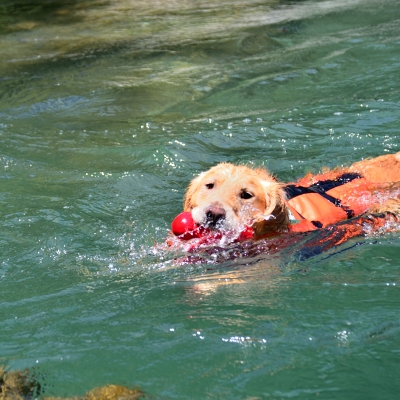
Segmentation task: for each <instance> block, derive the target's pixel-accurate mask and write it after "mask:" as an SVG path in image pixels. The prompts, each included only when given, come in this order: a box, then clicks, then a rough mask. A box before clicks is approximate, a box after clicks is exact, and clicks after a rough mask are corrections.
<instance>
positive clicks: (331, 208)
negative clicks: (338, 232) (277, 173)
mask: <svg viewBox="0 0 400 400" xmlns="http://www.w3.org/2000/svg"><path fill="white" fill-rule="evenodd" d="M331 175H332V178H333V179H329V178H330V176H329V174H326V175H325V177H326V178H327V179H324V180H320V181H317V182H316V183H313V184H311V185H309V186H300V185H298V184H289V185H286V186H285V188H284V190H285V193H286V202H287V206H288V209H289V219H290V230H291V231H292V232H305V231H310V230H315V229H318V228H323V227H326V226H327V225H332V224H335V223H337V222H339V221H343V220H346V219H349V218H352V217H354V216H357V215H360V214H362V213H364V212H365V211H367V209H368V208H369V207H370V206H371V204H372V202H376V201H377V200H376V195H374V194H373V191H372V190H371V189H372V188H373V186H374V185H373V184H372V183H370V182H368V181H367V180H366V179H365V178H363V177H362V176H361V175H360V174H357V173H344V174H342V175H340V176H334V175H333V174H332V173H331Z"/></svg>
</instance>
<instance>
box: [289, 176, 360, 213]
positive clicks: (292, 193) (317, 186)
mask: <svg viewBox="0 0 400 400" xmlns="http://www.w3.org/2000/svg"><path fill="white" fill-rule="evenodd" d="M360 178H362V176H361V175H360V174H357V173H346V174H343V175H340V176H339V177H337V178H336V179H327V180H325V181H319V182H316V183H314V184H312V185H311V186H309V187H305V186H296V185H286V186H285V187H284V188H283V189H284V191H285V194H286V200H290V199H293V198H295V197H297V196H300V195H302V194H306V193H318V194H319V195H320V196H322V197H324V198H325V199H326V200H328V201H330V202H331V203H333V204H334V205H335V206H336V207H341V208H342V209H343V211H346V213H347V218H352V217H354V211H353V210H351V209H350V208H349V207H346V206H343V205H342V203H341V201H340V200H339V199H338V198H336V197H333V196H331V195H329V194H327V193H326V192H327V191H328V190H331V189H333V188H335V187H338V186H342V185H344V184H346V183H348V182H351V181H353V180H354V179H360Z"/></svg>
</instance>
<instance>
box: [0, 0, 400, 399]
mask: <svg viewBox="0 0 400 400" xmlns="http://www.w3.org/2000/svg"><path fill="white" fill-rule="evenodd" d="M0 21H1V29H0V35H1V36H0V50H1V54H2V56H1V61H0V65H1V70H0V71H1V76H0V87H1V90H0V178H1V179H0V183H1V185H0V188H1V191H0V210H1V218H0V220H1V230H0V243H1V258H0V293H1V294H0V301H1V308H0V320H1V325H0V364H4V365H8V366H9V367H10V368H13V369H14V368H15V369H24V368H26V367H28V368H31V369H32V370H34V371H36V372H37V373H38V374H39V375H40V377H41V378H40V379H41V382H42V384H43V385H44V386H45V393H44V394H45V395H54V396H72V395H81V394H83V393H84V392H86V391H88V390H90V389H91V388H93V387H95V386H102V385H105V384H107V383H115V384H122V385H126V386H136V385H137V386H139V387H140V388H141V389H143V390H144V391H146V392H147V393H148V394H150V395H152V396H153V397H154V398H160V399H161V398H162V399H189V398H190V399H214V398H215V399H263V398H273V399H281V398H296V399H309V398H313V397H317V396H318V398H322V399H332V398H341V399H342V398H354V399H378V398H385V399H390V398H393V399H394V398H397V396H398V392H399V389H400V381H399V379H398V376H399V373H400V362H399V361H400V317H399V305H400V301H399V292H398V290H399V286H400V281H399V273H400V242H399V234H398V233H397V234H396V233H392V234H387V235H384V236H378V237H368V238H365V239H357V240H352V241H350V242H349V243H346V244H344V245H342V246H341V247H339V248H337V249H335V250H333V251H331V252H329V253H326V254H322V255H320V256H317V257H315V258H311V259H309V260H307V261H304V262H298V261H297V258H296V257H295V251H294V250H293V249H292V250H293V251H288V252H283V253H282V254H281V255H280V258H279V260H280V261H279V265H278V267H277V266H276V262H275V261H276V259H272V257H271V256H270V255H268V254H265V255H264V256H258V257H257V258H253V259H249V260H245V261H241V262H235V261H232V262H226V263H224V264H222V265H211V266H210V265H195V264H193V265H191V264H185V265H181V264H179V263H175V262H174V257H175V254H171V253H169V252H164V251H161V250H159V249H158V248H157V247H154V244H155V243H163V241H164V239H165V237H166V235H167V233H168V230H169V226H170V222H171V220H172V219H173V217H174V216H175V215H176V214H177V213H179V212H180V211H181V208H182V197H183V194H184V191H185V187H186V185H187V184H188V182H189V181H190V179H191V178H192V177H193V176H194V175H196V174H197V173H199V172H200V171H202V170H204V169H206V168H209V167H210V166H212V165H214V164H215V163H217V162H220V161H233V162H246V163H253V164H254V165H265V166H266V167H267V168H268V169H269V170H271V171H272V172H273V173H274V174H275V175H276V176H277V177H278V178H279V179H280V180H282V181H291V180H294V179H296V178H298V177H301V176H303V175H304V174H305V173H307V172H309V171H312V172H317V171H319V170H320V169H321V168H323V167H335V166H337V165H348V164H350V163H351V162H353V161H356V160H359V159H361V158H365V157H369V156H377V155H380V154H386V153H394V152H396V151H398V150H399V147H398V144H399V133H398V129H399V122H398V121H399V118H400V80H399V78H398V71H399V68H400V3H399V2H396V1H393V0H383V1H382V0H381V1H374V0H359V1H357V0H354V1H335V2H330V1H296V2H289V1H272V0H271V1H265V2H258V1H247V2H244V1H243V0H230V1H229V0H223V1H220V2H208V1H198V2H190V1H184V2H179V3H176V2H166V1H165V2H164V1H160V2H142V1H135V2H129V1H127V0H126V1H124V0H121V1H118V2H116V1H115V2H114V1H83V2H76V3H75V2H70V3H66V4H60V2H51V1H50V2H42V3H40V2H36V3H35V4H34V5H32V4H29V3H24V2H14V3H6V4H5V5H3V6H2V9H1V14H0Z"/></svg>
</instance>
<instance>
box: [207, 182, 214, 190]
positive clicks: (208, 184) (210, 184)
mask: <svg viewBox="0 0 400 400" xmlns="http://www.w3.org/2000/svg"><path fill="white" fill-rule="evenodd" d="M213 187H214V184H213V183H206V188H207V189H212V188H213Z"/></svg>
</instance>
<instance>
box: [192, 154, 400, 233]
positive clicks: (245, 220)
mask: <svg viewBox="0 0 400 400" xmlns="http://www.w3.org/2000/svg"><path fill="white" fill-rule="evenodd" d="M343 174H353V176H357V178H361V177H362V178H363V180H364V181H367V182H368V190H369V192H370V196H369V197H368V199H367V200H365V201H368V205H367V207H364V208H358V209H360V210H361V209H362V211H363V212H384V211H388V212H392V213H396V214H399V211H400V200H399V188H400V152H398V153H396V154H391V155H384V156H380V157H377V158H374V159H366V160H363V161H360V162H357V163H355V164H353V165H352V166H350V167H348V168H338V169H335V170H333V171H330V172H329V179H330V180H335V179H340V177H341V176H344V175H343ZM326 176H327V175H326V173H325V175H324V174H319V175H316V176H312V175H308V176H306V177H305V178H303V179H301V180H299V181H298V182H297V183H296V184H295V185H303V186H306V187H307V186H308V187H309V186H310V185H312V184H317V185H318V182H319V181H321V180H323V179H325V178H326ZM360 182H361V180H360ZM285 186H286V185H285V184H284V183H281V182H278V181H277V180H276V179H275V178H274V177H273V176H272V175H271V174H270V173H269V172H268V171H267V170H266V169H264V168H250V167H248V166H244V165H233V164H230V163H221V164H218V165H216V166H214V167H212V168H211V169H209V170H208V171H206V172H203V173H201V174H200V175H199V176H197V177H196V178H194V179H193V180H192V182H191V183H190V185H189V187H188V189H187V192H186V195H185V199H184V211H189V212H191V213H192V217H193V219H194V221H195V222H196V223H197V224H198V225H201V226H206V227H207V228H210V229H215V230H222V231H224V230H225V231H240V230H241V229H243V228H244V227H245V226H251V227H252V228H253V230H254V236H255V238H257V237H262V236H263V235H265V234H268V232H277V233H278V232H286V231H287V230H288V226H289V224H290V220H289V217H290V212H289V208H288V203H287V195H286V192H285ZM340 196H341V197H340ZM359 197H360V195H359V194H358V193H357V192H355V193H352V194H350V195H349V194H348V193H347V194H346V196H345V195H340V194H339V201H340V202H341V204H340V205H341V206H344V207H343V208H344V209H346V206H347V205H348V206H351V199H352V198H354V199H357V198H359ZM346 202H349V203H350V204H346ZM356 215H357V214H356ZM352 216H355V215H354V214H353V215H352Z"/></svg>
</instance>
